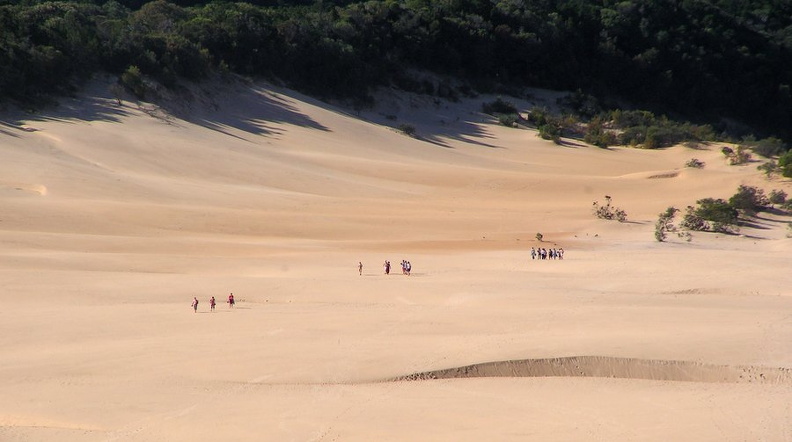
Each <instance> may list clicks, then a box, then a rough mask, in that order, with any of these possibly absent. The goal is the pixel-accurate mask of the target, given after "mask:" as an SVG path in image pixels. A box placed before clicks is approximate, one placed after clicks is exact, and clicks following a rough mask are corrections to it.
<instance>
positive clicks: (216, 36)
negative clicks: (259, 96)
mask: <svg viewBox="0 0 792 442" xmlns="http://www.w3.org/2000/svg"><path fill="white" fill-rule="evenodd" d="M5 3H6V4H5V5H4V6H1V7H0V24H1V26H0V96H2V97H4V98H11V99H15V100H20V101H28V102H29V101H31V100H34V99H36V97H41V96H47V95H48V94H52V93H64V92H68V91H69V90H70V87H72V86H73V85H75V84H77V82H78V81H79V80H80V79H82V78H85V77H86V76H88V75H90V74H92V73H94V72H97V71H109V72H112V73H116V74H119V75H120V74H122V73H124V72H129V69H130V68H131V67H136V68H137V70H134V69H133V71H132V73H133V74H137V73H140V74H143V75H150V76H153V77H156V78H157V79H158V80H160V81H162V82H164V83H165V84H166V85H170V86H171V87H173V86H175V85H177V84H178V82H179V81H180V79H183V78H186V79H201V78H204V77H205V76H206V75H208V74H209V73H210V72H212V71H217V70H220V71H232V72H236V73H240V74H244V75H251V76H258V77H266V78H270V79H273V78H276V79H279V80H282V81H285V82H286V83H288V84H289V85H290V86H292V87H295V88H298V89H300V90H302V91H304V92H307V93H310V94H312V95H315V96H318V97H323V98H328V97H345V98H353V99H356V100H359V101H360V102H361V103H365V102H366V101H367V100H368V97H369V96H368V91H369V90H370V89H371V88H372V87H375V86H378V85H386V84H394V85H397V86H399V87H401V88H404V89H408V90H413V91H421V92H425V93H430V94H436V95H441V96H446V97H449V98H453V97H454V96H455V95H456V94H459V93H465V89H464V88H463V89H462V90H459V89H454V88H451V87H450V86H449V85H445V84H439V85H438V84H434V83H427V82H422V81H420V80H416V79H414V78H412V77H411V76H410V75H409V74H408V72H409V69H411V68H420V69H425V70H429V71H433V72H436V73H440V74H445V75H448V76H451V77H454V78H459V79H462V80H464V81H466V82H467V83H468V84H469V85H470V87H471V88H472V89H475V90H480V91H497V90H504V91H509V90H517V89H516V88H519V87H523V86H533V87H544V88H552V89H563V90H577V89H580V90H582V91H584V92H586V93H589V94H592V95H595V96H599V97H610V98H618V99H620V100H626V101H627V102H632V103H634V104H635V105H636V106H639V107H641V108H648V109H653V110H657V111H661V112H671V113H676V114H682V115H685V116H686V118H688V119H691V120H697V121H702V122H704V121H706V122H712V123H716V124H719V123H720V124H721V126H720V127H719V128H726V126H727V125H726V124H725V123H724V121H725V120H724V118H731V119H736V120H738V121H742V122H745V123H748V124H750V125H752V126H753V127H754V130H755V131H756V132H758V134H759V135H776V136H781V137H783V138H785V139H787V140H788V139H789V138H790V132H789V127H790V125H789V123H790V122H792V94H791V93H790V85H791V84H792V57H791V56H790V55H792V54H790V51H791V50H792V6H791V5H790V4H789V3H786V2H772V1H767V0H765V1H747V2H734V1H728V0H721V1H710V2H681V1H670V0H664V1H659V2H658V1H649V0H632V1H626V2H613V1H576V2H566V1H506V0H503V1H483V0H478V1H477V0H467V1H453V2H433V1H428V0H407V1H404V0H403V1H394V0H387V1H380V0H373V1H367V2H350V1H338V2H332V1H315V2H308V1H294V2H290V1H275V0H267V1H259V2H253V4H250V3H221V2H191V1H179V2H176V3H169V2H164V1H156V2H142V1H141V0H134V1H122V2H115V1H112V2H99V1H95V2H35V1H34V2H25V3H20V4H17V2H5ZM140 93H141V94H142V91H140Z"/></svg>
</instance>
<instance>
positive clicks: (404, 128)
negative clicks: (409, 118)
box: [398, 124, 417, 137]
mask: <svg viewBox="0 0 792 442" xmlns="http://www.w3.org/2000/svg"><path fill="white" fill-rule="evenodd" d="M398 129H399V130H400V131H401V133H403V134H404V135H407V136H409V137H414V136H415V135H416V133H417V131H416V130H415V126H413V125H411V124H400V125H399V127H398Z"/></svg>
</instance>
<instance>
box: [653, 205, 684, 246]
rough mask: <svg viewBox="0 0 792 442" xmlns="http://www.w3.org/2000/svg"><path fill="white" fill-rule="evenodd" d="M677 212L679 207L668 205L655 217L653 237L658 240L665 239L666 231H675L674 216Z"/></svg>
mask: <svg viewBox="0 0 792 442" xmlns="http://www.w3.org/2000/svg"><path fill="white" fill-rule="evenodd" d="M677 212H679V209H677V208H676V207H669V208H667V209H666V210H665V212H663V213H661V214H660V215H659V216H658V217H657V222H656V223H655V239H656V240H657V241H658V242H663V241H665V240H666V237H667V235H668V232H675V231H676V227H675V226H674V216H675V215H676V213H677Z"/></svg>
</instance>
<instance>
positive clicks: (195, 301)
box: [192, 293, 236, 313]
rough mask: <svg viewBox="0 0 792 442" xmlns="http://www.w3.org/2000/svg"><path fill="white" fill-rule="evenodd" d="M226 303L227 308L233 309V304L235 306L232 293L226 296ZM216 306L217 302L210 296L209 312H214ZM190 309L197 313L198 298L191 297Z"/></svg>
mask: <svg viewBox="0 0 792 442" xmlns="http://www.w3.org/2000/svg"><path fill="white" fill-rule="evenodd" d="M226 302H227V303H228V308H233V307H234V304H236V301H235V300H234V294H233V293H231V294H229V295H228V301H226ZM216 306H217V301H216V300H215V297H214V296H212V297H211V298H209V310H210V311H214V310H215V307H216ZM192 308H193V312H195V313H198V297H197V296H195V297H193V300H192Z"/></svg>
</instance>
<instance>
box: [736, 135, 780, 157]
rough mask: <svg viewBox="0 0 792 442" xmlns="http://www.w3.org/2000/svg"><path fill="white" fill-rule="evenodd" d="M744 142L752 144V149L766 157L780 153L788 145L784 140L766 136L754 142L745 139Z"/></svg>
mask: <svg viewBox="0 0 792 442" xmlns="http://www.w3.org/2000/svg"><path fill="white" fill-rule="evenodd" d="M744 144H748V145H749V146H751V149H752V150H753V151H754V152H756V153H757V154H758V155H761V156H763V157H765V158H770V157H774V156H776V155H780V154H782V153H784V151H785V150H786V145H785V144H784V142H783V141H781V140H780V139H778V138H775V137H770V138H765V139H763V140H759V141H754V142H750V141H745V142H744Z"/></svg>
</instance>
